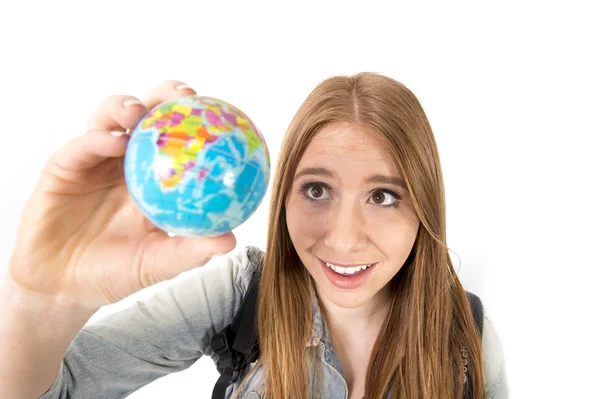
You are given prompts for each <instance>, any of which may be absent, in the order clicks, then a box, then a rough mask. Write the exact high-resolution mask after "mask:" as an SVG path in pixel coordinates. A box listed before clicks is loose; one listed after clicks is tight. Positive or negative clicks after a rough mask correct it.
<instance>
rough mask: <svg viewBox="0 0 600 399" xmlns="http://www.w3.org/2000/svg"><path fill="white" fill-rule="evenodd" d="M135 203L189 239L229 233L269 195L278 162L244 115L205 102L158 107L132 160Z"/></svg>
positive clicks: (140, 127)
mask: <svg viewBox="0 0 600 399" xmlns="http://www.w3.org/2000/svg"><path fill="white" fill-rule="evenodd" d="M124 162H125V165H124V169H125V181H126V184H127V188H128V190H129V193H130V194H131V197H132V198H133V200H134V202H135V204H136V205H137V207H138V208H139V209H140V210H141V212H142V213H143V214H144V215H145V217H146V218H147V219H148V220H149V221H150V222H151V223H152V224H154V225H155V226H156V227H158V228H160V229H161V230H163V231H165V232H167V233H169V234H170V235H178V236H183V237H201V236H216V235H221V234H225V233H227V232H229V231H231V230H233V229H234V228H236V227H237V226H239V225H240V224H242V223H243V222H245V221H246V220H247V219H248V218H249V217H250V216H251V215H252V214H253V213H254V211H255V210H256V209H257V208H258V206H259V205H260V203H261V202H262V200H263V198H264V195H265V193H266V190H267V186H268V183H269V175H270V157H269V151H268V149H267V144H266V142H265V140H264V138H263V136H262V134H261V133H260V132H259V130H258V129H257V128H256V126H255V125H254V123H253V122H252V121H251V120H250V118H248V116H246V115H245V114H244V113H243V112H242V111H240V110H239V109H238V108H236V107H234V106H233V105H231V104H228V103H226V102H225V101H222V100H219V99H216V98H212V97H204V96H198V95H193V96H186V97H182V98H178V99H175V100H171V101H166V102H164V103H162V104H159V105H157V106H156V107H154V108H153V109H152V110H151V111H150V112H148V114H147V115H146V116H144V118H143V119H142V120H140V122H139V123H138V124H137V126H136V127H135V129H134V130H133V131H132V132H131V137H130V139H129V142H128V144H127V150H126V153H125V160H124Z"/></svg>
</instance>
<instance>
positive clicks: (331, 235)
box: [325, 201, 367, 255]
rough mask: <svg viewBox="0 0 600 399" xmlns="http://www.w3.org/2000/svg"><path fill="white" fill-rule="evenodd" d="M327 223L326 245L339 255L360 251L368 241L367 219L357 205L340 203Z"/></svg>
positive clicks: (348, 202)
mask: <svg viewBox="0 0 600 399" xmlns="http://www.w3.org/2000/svg"><path fill="white" fill-rule="evenodd" d="M326 223H327V226H325V227H326V234H325V245H326V246H327V247H329V248H330V249H331V250H332V251H335V252H337V253H338V254H342V255H345V254H350V253H352V252H354V251H356V250H359V249H361V248H362V246H364V244H365V243H366V241H367V234H366V223H365V219H364V216H363V215H362V214H361V211H360V206H359V205H357V204H352V203H351V202H350V201H347V202H346V203H343V202H342V203H340V204H339V205H338V206H337V207H334V208H333V209H332V210H331V214H330V216H329V218H328V219H327V221H326Z"/></svg>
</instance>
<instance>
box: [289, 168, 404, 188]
mask: <svg viewBox="0 0 600 399" xmlns="http://www.w3.org/2000/svg"><path fill="white" fill-rule="evenodd" d="M306 175H315V176H326V177H329V178H332V179H333V178H335V176H334V174H333V173H332V172H331V171H329V170H327V169H325V168H304V169H302V170H301V171H300V172H298V173H297V174H296V176H294V181H296V180H297V179H298V178H300V177H302V176H306ZM365 182H366V183H379V184H393V185H396V186H399V187H402V188H404V189H405V190H408V187H407V186H406V182H405V181H404V179H402V178H400V177H392V176H384V175H372V176H369V177H368V178H367V179H366V180H365Z"/></svg>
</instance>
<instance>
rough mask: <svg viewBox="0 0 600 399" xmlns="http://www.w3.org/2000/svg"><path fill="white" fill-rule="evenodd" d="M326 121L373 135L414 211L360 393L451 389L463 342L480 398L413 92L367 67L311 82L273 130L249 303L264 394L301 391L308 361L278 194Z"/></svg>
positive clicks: (436, 177)
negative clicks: (260, 250)
mask: <svg viewBox="0 0 600 399" xmlns="http://www.w3.org/2000/svg"><path fill="white" fill-rule="evenodd" d="M331 124H354V125H357V126H361V127H363V128H364V131H366V132H372V133H369V134H377V135H379V136H380V137H381V138H383V140H384V142H385V143H387V146H388V150H389V151H390V152H391V154H392V156H393V157H394V159H395V160H396V163H397V167H398V168H399V170H400V171H401V172H402V174H403V176H404V178H405V181H406V182H407V186H408V191H409V193H410V195H411V198H412V200H413V203H414V206H415V210H416V213H417V216H418V217H419V219H420V226H419V230H418V233H417V238H416V241H415V244H414V247H413V249H412V252H411V253H410V255H409V257H408V259H407V260H406V262H405V264H404V265H403V266H402V268H401V269H400V271H399V272H398V273H397V274H396V276H394V277H393V279H392V282H391V287H392V302H391V306H390V309H389V314H388V316H387V319H386V321H385V322H384V324H383V326H382V328H381V331H380V332H379V335H378V338H377V341H376V343H375V346H374V348H373V352H372V354H371V359H370V362H369V366H368V370H367V382H368V383H367V384H366V385H365V389H366V391H365V397H366V398H367V399H372V398H373V399H382V398H385V397H386V394H387V392H388V390H389V389H390V388H393V392H394V397H395V398H400V397H402V398H461V397H462V395H463V389H464V387H465V384H463V379H464V378H465V377H464V367H465V366H464V365H463V359H464V357H463V353H465V352H464V351H465V349H466V353H468V357H467V359H468V365H467V369H468V374H469V378H470V379H471V389H472V390H473V398H483V397H484V396H485V393H484V392H485V388H484V383H483V371H482V353H481V338H480V336H479V333H478V331H477V328H476V326H475V324H474V322H473V318H472V314H471V310H470V306H469V301H468V299H467V296H466V294H465V291H464V289H463V287H462V285H461V283H460V281H459V279H458V277H457V275H456V272H455V270H454V267H453V265H452V261H451V259H450V256H449V249H448V247H447V245H446V214H445V212H446V209H445V197H444V184H443V179H442V171H441V167H440V159H439V155H438V151H437V145H436V142H435V139H434V136H433V132H432V130H431V126H430V124H429V121H428V119H427V117H426V115H425V112H424V111H423V109H422V107H421V105H420V103H419V101H418V99H417V98H416V96H415V95H414V94H413V93H412V92H411V91H410V90H409V89H408V88H406V87H405V86H404V85H402V84H401V83H399V82H397V81H396V80H394V79H391V78H389V77H386V76H383V75H380V74H375V73H360V74H357V75H353V76H336V77H332V78H329V79H327V80H325V81H324V82H322V83H321V84H319V85H318V86H317V87H316V88H315V89H314V90H313V91H312V92H311V93H310V95H309V96H308V98H307V99H306V100H305V101H304V103H303V104H302V106H301V107H300V109H299V110H298V112H297V113H296V115H295V117H294V118H293V120H292V122H291V124H290V126H289V129H288V131H287V133H286V135H285V137H284V139H283V143H282V148H281V151H280V153H279V158H278V165H277V169H276V174H275V176H274V184H273V188H272V194H271V207H270V216H269V230H268V241H267V248H266V252H265V257H264V263H263V271H262V277H261V282H260V289H259V297H258V305H257V306H258V308H257V317H258V319H257V329H258V339H259V345H260V348H261V357H260V359H259V364H260V365H262V367H263V370H264V372H265V374H264V375H265V381H264V382H265V386H264V387H265V393H266V397H268V398H271V399H275V398H277V399H279V398H308V397H309V392H310V391H309V387H310V376H309V372H308V370H309V364H310V362H311V361H315V360H314V359H315V348H312V347H306V346H305V344H306V342H307V340H308V339H309V337H310V334H311V327H312V306H311V303H312V302H311V291H310V289H311V288H310V287H311V285H310V284H311V280H310V279H311V277H310V274H309V273H308V272H307V271H306V269H305V267H304V266H303V265H302V263H301V262H300V259H299V257H298V255H297V253H296V251H295V249H294V247H293V245H292V242H291V240H290V236H289V233H288V230H287V226H286V221H285V200H286V196H287V195H288V193H289V191H290V188H291V186H292V180H293V177H294V173H295V171H296V167H297V165H298V163H299V161H300V158H301V157H302V154H303V153H304V151H305V149H306V148H307V146H308V144H309V142H310V141H311V139H312V138H313V137H314V136H315V134H317V133H318V132H319V131H320V130H321V129H323V128H324V127H326V126H329V125H331ZM311 351H312V352H311ZM317 369H318V367H317ZM254 371H256V368H255V369H254Z"/></svg>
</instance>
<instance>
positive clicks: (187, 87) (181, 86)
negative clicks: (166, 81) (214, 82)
mask: <svg viewBox="0 0 600 399" xmlns="http://www.w3.org/2000/svg"><path fill="white" fill-rule="evenodd" d="M185 89H191V87H190V86H188V85H186V84H180V85H177V86H175V90H185Z"/></svg>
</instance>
